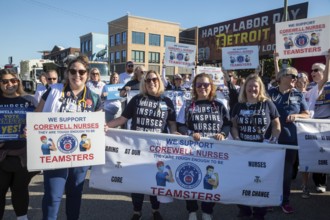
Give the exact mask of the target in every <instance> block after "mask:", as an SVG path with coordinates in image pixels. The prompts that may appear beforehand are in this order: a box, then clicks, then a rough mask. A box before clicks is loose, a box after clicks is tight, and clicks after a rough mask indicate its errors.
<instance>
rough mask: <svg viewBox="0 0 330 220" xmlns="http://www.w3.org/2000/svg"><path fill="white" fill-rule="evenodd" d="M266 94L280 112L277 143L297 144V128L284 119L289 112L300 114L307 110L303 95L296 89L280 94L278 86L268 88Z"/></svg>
mask: <svg viewBox="0 0 330 220" xmlns="http://www.w3.org/2000/svg"><path fill="white" fill-rule="evenodd" d="M268 94H269V96H270V98H271V100H272V101H273V103H274V104H275V106H276V108H277V110H278V112H279V114H280V123H281V134H280V136H279V138H278V143H280V144H289V145H297V144H298V143H297V128H296V126H295V124H294V123H292V122H289V123H288V122H286V119H287V117H288V116H289V115H291V114H300V113H301V112H303V111H307V110H308V106H307V103H306V100H305V98H304V95H303V94H302V93H301V92H299V91H298V90H297V89H292V90H291V91H290V92H287V93H285V94H282V93H281V92H280V91H279V89H278V87H275V88H272V89H270V90H269V91H268Z"/></svg>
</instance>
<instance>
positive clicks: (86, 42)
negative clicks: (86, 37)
mask: <svg viewBox="0 0 330 220" xmlns="http://www.w3.org/2000/svg"><path fill="white" fill-rule="evenodd" d="M85 51H88V41H85Z"/></svg>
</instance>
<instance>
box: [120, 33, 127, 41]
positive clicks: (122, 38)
mask: <svg viewBox="0 0 330 220" xmlns="http://www.w3.org/2000/svg"><path fill="white" fill-rule="evenodd" d="M121 40H122V43H123V44H126V43H127V33H126V31H125V32H123V33H121Z"/></svg>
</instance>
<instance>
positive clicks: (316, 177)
mask: <svg viewBox="0 0 330 220" xmlns="http://www.w3.org/2000/svg"><path fill="white" fill-rule="evenodd" d="M313 181H314V184H315V186H326V185H327V174H325V173H313Z"/></svg>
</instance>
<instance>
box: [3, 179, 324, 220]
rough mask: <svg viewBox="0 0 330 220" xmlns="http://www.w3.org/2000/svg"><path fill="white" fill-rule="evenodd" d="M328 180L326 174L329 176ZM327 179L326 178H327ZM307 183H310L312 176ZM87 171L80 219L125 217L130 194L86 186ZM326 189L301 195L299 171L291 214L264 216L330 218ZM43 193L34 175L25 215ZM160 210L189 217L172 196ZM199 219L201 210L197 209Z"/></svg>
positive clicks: (223, 212) (9, 213)
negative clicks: (308, 195) (321, 191)
mask: <svg viewBox="0 0 330 220" xmlns="http://www.w3.org/2000/svg"><path fill="white" fill-rule="evenodd" d="M328 180H329V177H328ZM328 182H329V181H328ZM309 184H310V185H311V186H313V183H312V180H310V181H309ZM88 185H89V175H88V177H87V179H86V182H85V186H84V187H85V188H84V194H83V200H82V206H81V211H80V219H81V220H90V219H109V220H126V219H127V220H128V219H130V217H131V214H132V204H131V198H130V195H129V194H127V193H113V192H105V191H102V190H97V189H92V188H89V186H88ZM328 190H329V191H327V192H326V193H322V194H319V193H316V192H315V189H314V187H313V188H312V189H311V197H310V198H309V199H302V198H301V177H300V175H299V174H298V177H297V179H296V180H294V181H293V184H292V190H291V193H292V194H291V205H292V206H293V207H294V209H295V212H294V213H293V214H284V213H283V212H282V210H281V208H280V207H274V211H272V212H269V213H267V215H266V219H267V220H315V219H317V220H329V219H330V187H329V186H328ZM42 196H43V176H42V174H41V175H37V176H35V177H34V178H33V180H32V182H31V184H30V206H29V212H28V217H29V219H30V220H34V219H41V217H42V213H41V200H42ZM145 198H146V201H145V202H144V207H143V219H144V220H149V219H150V220H151V219H152V215H151V207H150V204H149V201H148V196H146V197H145ZM6 202H7V205H6V211H5V215H4V219H5V220H7V219H8V220H11V219H13V220H14V219H16V216H15V213H14V211H13V207H12V206H11V199H10V192H8V193H7V197H6ZM64 207H65V197H64V198H63V200H62V203H61V208H60V212H59V216H58V219H60V220H61V219H66V217H65V209H64ZM160 212H161V214H162V215H163V218H164V219H165V220H181V219H182V220H183V219H188V213H187V212H186V209H185V202H184V201H182V200H174V202H173V203H168V204H162V205H161V208H160ZM237 212H238V208H237V207H236V205H223V204H217V205H216V206H215V209H214V215H213V216H214V218H213V219H214V220H231V219H236V215H237ZM198 215H199V218H200V219H201V213H200V212H199V213H198Z"/></svg>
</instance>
